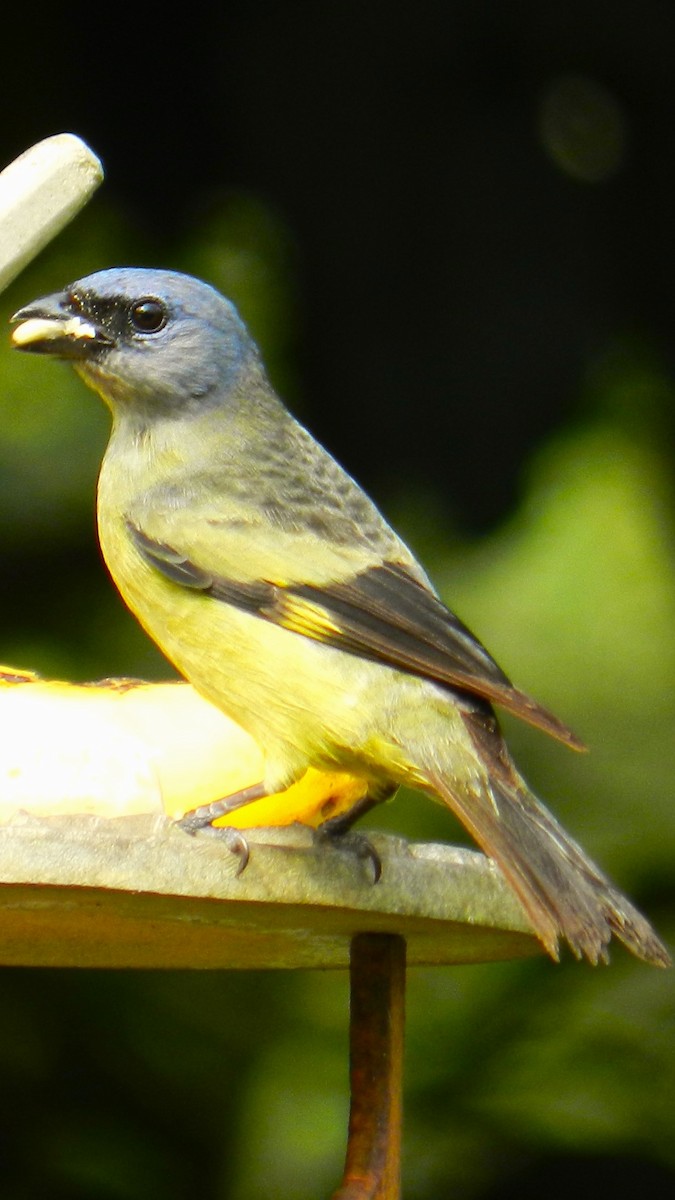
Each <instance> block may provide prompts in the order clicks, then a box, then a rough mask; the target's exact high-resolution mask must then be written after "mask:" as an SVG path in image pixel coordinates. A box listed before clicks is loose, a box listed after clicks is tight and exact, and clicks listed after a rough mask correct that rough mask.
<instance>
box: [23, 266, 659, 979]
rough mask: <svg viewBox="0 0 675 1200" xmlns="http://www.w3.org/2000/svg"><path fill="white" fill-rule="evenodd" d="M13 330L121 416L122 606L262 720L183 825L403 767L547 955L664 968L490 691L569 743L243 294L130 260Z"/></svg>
mask: <svg viewBox="0 0 675 1200" xmlns="http://www.w3.org/2000/svg"><path fill="white" fill-rule="evenodd" d="M12 321H13V322H14V326H15V328H14V331H13V344H14V346H15V347H17V348H19V349H20V350H24V351H29V352H33V353H42V354H51V355H54V356H56V357H57V358H63V359H67V360H68V361H69V362H70V363H71V364H72V365H73V366H74V368H75V370H76V371H77V373H78V374H79V375H80V376H81V377H82V379H83V380H84V382H85V383H86V384H88V385H89V387H90V388H92V389H93V390H94V391H95V392H97V393H98V394H99V395H100V396H101V397H102V399H103V400H104V402H105V403H106V404H107V406H108V407H109V409H110V411H111V414H112V429H111V434H110V440H109V443H108V446H107V449H106V451H105V454H104V457H103V462H102V465H101V470H100V475H99V480H98V498H97V516H98V533H99V541H100V546H101V550H102V554H103V558H104V560H105V563H106V564H107V567H108V570H109V572H110V574H111V576H112V579H113V581H114V583H115V584H116V586H117V588H118V590H119V592H120V593H121V595H122V597H123V599H124V601H125V602H126V604H127V605H128V607H129V608H130V609H131V611H132V612H133V613H134V614H135V616H136V617H137V619H138V620H139V621H140V624H141V625H142V626H143V628H144V629H145V630H146V632H147V633H148V634H149V635H150V637H151V638H153V639H154V640H155V642H156V643H157V644H158V645H159V647H160V648H161V650H162V651H163V652H164V654H165V655H166V656H167V658H168V659H169V660H170V661H171V662H172V663H173V664H174V665H175V667H176V668H177V669H178V671H179V672H180V673H181V674H182V675H183V676H184V677H185V678H186V679H187V680H189V682H190V683H191V684H192V685H193V687H194V688H195V689H196V690H197V691H198V692H200V693H201V694H202V695H203V696H205V697H206V698H207V699H208V700H210V701H212V702H213V703H214V704H216V705H217V706H219V707H220V708H221V709H222V710H223V711H224V712H225V713H226V714H227V715H228V716H229V717H231V718H232V719H234V720H235V721H236V722H237V723H238V724H240V725H241V726H242V727H243V728H244V729H245V730H247V732H248V733H249V734H250V735H251V736H252V737H253V738H254V740H255V741H256V742H257V744H258V746H259V747H260V748H261V749H262V751H263V754H264V762H265V769H264V775H263V777H262V778H261V779H260V780H259V781H258V782H257V783H256V784H254V785H253V786H252V787H250V788H248V789H246V790H245V792H241V793H238V794H237V795H235V796H233V797H223V798H222V800H220V801H217V802H216V803H215V804H213V805H210V806H208V807H207V808H206V809H205V810H197V811H196V813H195V814H193V821H192V825H190V822H189V818H188V821H187V824H186V828H187V829H188V830H190V831H194V829H196V828H199V827H200V826H201V825H203V826H204V827H207V826H209V825H210V822H211V821H212V820H213V819H214V818H215V817H216V816H217V815H223V814H226V813H227V812H228V811H233V810H234V809H235V808H237V807H239V806H241V805H245V804H246V803H248V802H250V801H252V800H254V799H258V798H260V797H262V796H266V795H270V794H274V793H277V792H280V791H282V790H283V789H285V788H287V787H289V786H290V785H291V784H292V783H293V782H294V781H296V780H297V779H299V778H300V777H301V776H302V775H303V773H304V772H305V771H306V770H307V769H308V768H309V767H314V768H319V769H330V770H340V771H347V772H351V773H353V774H354V775H355V776H356V777H358V778H360V779H362V780H363V781H364V783H365V785H366V797H367V803H368V804H369V805H372V804H375V803H377V802H379V801H381V800H383V799H385V798H388V797H389V796H390V795H391V794H392V793H393V792H394V791H395V790H396V789H397V788H398V787H399V786H400V785H407V786H409V787H411V788H413V789H416V790H417V791H421V792H423V793H425V794H427V795H428V796H430V797H432V798H433V799H435V800H437V801H440V802H442V803H443V804H445V805H446V806H447V807H448V808H449V809H450V810H451V812H452V813H454V814H455V816H456V817H457V818H458V819H459V820H460V822H461V823H463V825H464V826H465V827H466V829H467V830H468V831H469V833H470V834H471V835H472V837H473V838H474V840H475V841H476V843H477V844H478V846H479V847H480V848H481V849H482V850H483V851H484V852H485V853H486V854H487V855H488V856H489V857H490V858H491V859H493V860H494V862H495V863H496V864H497V865H498V867H499V868H500V869H501V871H502V873H503V875H504V876H505V878H506V880H507V881H508V883H509V884H510V886H511V887H512V889H513V890H514V892H515V893H516V895H517V896H518V898H519V900H520V902H521V904H522V906H523V908H524V910H525V912H526V914H527V916H528V918H529V920H530V922H531V924H532V926H533V929H534V931H535V932H536V934H537V936H538V938H539V939H540V941H541V943H542V945H543V947H544V948H545V950H546V951H547V952H548V954H549V955H550V956H551V957H552V958H553V959H555V960H557V959H558V958H559V955H560V943H561V941H563V942H566V943H567V945H568V946H569V947H570V948H571V950H572V952H573V954H574V955H575V956H576V957H577V958H582V957H585V958H586V959H587V960H588V961H589V962H591V963H593V964H597V963H599V962H607V961H608V946H609V943H610V941H611V939H612V936H613V935H614V936H616V938H618V939H619V940H620V941H621V942H623V943H624V944H625V946H626V947H627V948H628V949H629V950H630V951H632V952H633V953H634V954H635V955H636V956H638V957H639V958H641V959H643V960H644V961H646V962H649V963H652V964H654V965H658V966H666V965H668V964H669V962H670V959H669V955H668V952H667V950H666V948H665V946H664V945H663V944H662V942H661V941H660V940H659V938H658V936H657V934H656V933H655V932H654V930H653V929H652V927H651V926H650V924H649V922H648V921H647V920H646V919H645V918H644V917H643V916H642V915H641V914H640V913H639V912H638V911H637V909H636V908H635V907H634V906H633V905H632V903H631V902H630V901H629V900H628V899H627V898H626V897H625V896H624V895H623V894H622V893H621V892H620V891H619V889H618V888H617V887H616V886H615V885H614V884H613V883H612V882H611V881H610V880H609V879H608V878H607V877H606V876H605V875H604V874H603V872H602V871H601V870H600V869H599V868H598V867H597V866H596V865H595V864H594V863H593V862H592V861H591V859H590V858H589V857H588V856H587V855H586V854H585V852H584V851H583V850H582V849H581V847H580V846H579V845H578V844H577V843H576V842H575V841H574V840H573V839H572V838H571V837H570V836H568V834H567V833H566V832H565V831H564V830H563V828H562V826H561V825H560V824H559V823H558V821H557V820H556V819H555V818H554V817H553V815H552V814H551V813H550V812H549V811H548V809H547V808H546V807H545V806H544V805H543V803H542V802H541V801H540V800H539V799H538V798H537V797H536V796H535V795H534V793H533V792H532V791H531V789H530V787H529V786H528V784H527V783H526V781H525V779H524V778H523V776H522V775H521V773H520V772H519V770H518V768H517V766H516V765H515V762H514V761H513V759H512V757H511V754H510V752H509V750H508V748H507V745H506V742H505V740H504V737H503V735H502V732H501V729H500V726H499V722H498V719H497V716H496V713H495V707H494V706H495V705H496V706H498V707H500V708H502V709H504V710H506V711H507V712H511V713H514V714H515V715H516V716H518V717H520V718H522V719H523V720H524V721H526V722H528V723H530V724H531V725H533V726H535V727H538V728H540V729H541V730H543V731H545V732H546V733H548V734H550V735H551V736H552V737H554V738H556V739H558V740H559V741H561V742H562V743H564V744H566V745H568V746H569V747H571V748H576V749H581V748H583V746H582V744H581V743H580V742H579V739H578V738H577V737H576V736H575V735H574V734H573V733H572V732H571V731H570V730H569V729H568V728H567V726H566V725H565V724H563V722H562V721H560V720H559V719H558V718H557V717H555V716H554V715H553V714H552V713H550V712H548V711H547V709H545V708H544V707H543V706H542V705H540V704H539V703H538V702H537V701H535V700H533V699H531V698H530V697H528V696H527V695H526V694H525V693H523V692H522V691H520V690H519V689H518V688H517V687H516V686H514V684H512V682H511V680H510V679H509V678H508V676H507V675H506V674H505V673H504V672H503V671H502V669H501V668H500V667H499V666H498V665H497V663H496V662H495V660H494V659H493V658H492V657H491V655H490V654H489V653H488V651H487V650H486V649H485V648H484V646H483V645H482V644H481V642H480V641H479V640H478V638H476V637H475V636H474V635H473V633H471V632H470V630H469V629H468V628H467V626H466V625H464V623H463V622H462V621H461V620H460V619H459V618H458V617H457V616H455V615H454V613H453V612H452V611H451V610H450V609H449V608H447V607H446V605H445V604H444V603H443V601H442V600H441V599H440V598H439V596H438V594H437V593H436V591H435V590H434V588H433V586H432V583H431V582H430V580H429V578H428V576H427V574H426V573H425V571H424V570H423V568H422V566H421V565H420V564H419V563H418V561H417V560H416V558H415V557H414V555H413V554H412V552H411V551H410V550H409V549H408V547H407V546H406V545H405V544H404V542H403V541H402V540H401V539H400V538H399V537H398V535H397V534H396V533H395V532H394V530H393V529H392V528H391V527H390V525H389V524H388V523H387V521H386V520H385V518H384V517H383V516H382V514H381V513H380V512H379V510H378V509H377V508H376V506H375V505H374V503H373V502H372V501H371V500H370V499H369V498H368V497H367V496H366V494H365V493H364V491H363V490H362V489H361V488H360V486H359V485H358V484H357V483H356V482H355V480H354V479H352V477H351V476H350V475H349V474H347V472H346V471H345V470H344V469H343V468H342V467H341V466H340V465H339V464H338V463H337V462H336V461H335V459H334V458H333V457H332V456H331V455H330V454H329V452H328V451H327V450H325V449H324V448H323V447H322V446H321V445H320V444H319V443H318V442H317V441H316V440H315V439H314V438H313V436H312V435H311V434H310V432H308V430H307V429H305V428H304V427H303V426H302V425H301V424H300V423H299V422H298V421H297V420H296V419H295V417H294V416H293V415H292V414H291V412H290V411H289V410H288V409H287V408H286V406H285V405H284V404H283V403H282V401H281V400H280V398H279V397H278V396H277V394H276V393H275V391H274V390H273V388H272V386H271V384H270V382H269V380H268V377H267V375H266V372H265V369H264V366H263V362H262V359H261V355H260V353H259V350H258V348H257V346H256V344H255V343H254V341H253V339H252V337H251V335H250V334H249V332H248V330H247V327H246V326H245V324H244V322H243V320H242V319H241V317H240V316H239V314H238V312H237V309H236V308H235V306H234V304H233V303H232V302H231V301H230V300H228V299H227V298H226V297H224V296H223V295H221V294H220V293H219V292H218V291H217V290H216V289H214V288H213V287H211V286H210V285H209V284H207V283H204V282H202V281H200V280H198V279H195V278H193V277H191V276H188V275H185V274H182V273H179V272H174V271H167V270H159V269H154V268H147V267H145V268H140V267H115V268H110V269H106V270H102V271H97V272H95V273H94V274H91V275H88V276H86V277H84V278H82V279H80V280H77V281H76V282H73V283H71V284H69V285H68V286H67V287H65V288H64V289H63V290H62V291H60V292H57V293H54V294H52V295H49V296H45V297H43V298H41V299H38V300H35V301H34V302H32V303H31V304H28V305H27V306H25V307H24V308H22V309H21V310H20V311H19V312H17V313H15V315H14V317H13V318H12Z"/></svg>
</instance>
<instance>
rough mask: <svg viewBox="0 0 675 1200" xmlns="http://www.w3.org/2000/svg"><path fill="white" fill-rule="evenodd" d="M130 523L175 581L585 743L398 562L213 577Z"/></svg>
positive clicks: (570, 741)
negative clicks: (340, 574) (337, 574)
mask: <svg viewBox="0 0 675 1200" xmlns="http://www.w3.org/2000/svg"><path fill="white" fill-rule="evenodd" d="M128 528H129V532H130V534H131V536H132V537H133V539H134V541H135V543H136V546H137V548H138V549H139V551H140V552H141V553H142V554H143V556H144V557H145V558H146V560H148V561H149V562H151V563H152V565H153V566H154V567H156V568H157V569H158V570H160V571H161V572H162V573H163V574H164V575H165V576H166V577H167V578H168V579H170V580H172V582H174V583H177V584H180V585H181V586H183V587H190V588H195V589H197V590H200V591H202V592H205V593H206V594H207V595H210V596H213V597H214V598H215V599H217V600H221V601H223V602H224V603H227V604H233V605H235V606H236V607H237V608H242V609H244V610H246V611H247V612H251V613H255V614H256V615H257V616H259V617H261V618H263V619H264V620H267V621H272V622H274V623H275V624H277V625H280V626H282V627H283V628H285V629H289V630H291V631H293V632H295V633H300V634H302V635H303V636H305V637H311V638H314V639H315V640H316V641H320V642H324V643H326V644H328V645H332V646H335V647H337V648H339V649H341V650H345V651H348V652H349V653H351V654H357V655H360V656H361V657H363V658H368V659H371V660H374V661H377V662H381V663H384V664H386V665H387V666H390V667H395V668H396V669H397V670H399V671H408V672H410V673H411V674H413V675H421V676H423V677H424V678H427V679H430V680H433V681H434V682H436V683H441V684H446V685H447V686H449V687H453V688H459V689H460V690H466V691H468V692H471V693H473V694H474V695H477V696H481V697H483V698H484V699H486V700H489V701H492V702H493V703H495V704H499V705H501V706H502V707H503V708H506V709H508V710H509V711H511V712H513V713H515V714H516V716H518V717H520V718H521V719H522V720H524V721H527V722H529V723H530V724H531V725H536V726H537V727H538V728H540V729H543V730H545V732H546V733H549V734H550V735H551V736H552V737H555V738H557V739H558V740H559V741H561V742H564V743H565V744H566V745H568V746H570V747H572V748H574V749H576V750H581V749H583V748H584V747H583V743H582V742H580V741H579V739H578V738H577V737H576V736H575V734H573V733H572V732H571V730H569V729H568V728H567V726H566V725H564V724H563V723H562V721H559V720H558V718H557V717H555V716H553V714H552V713H550V712H548V711H547V710H546V709H545V708H543V707H542V706H541V705H539V704H537V702H536V701H535V700H532V699H530V697H529V696H526V695H525V694H524V693H523V692H520V691H518V689H517V688H514V687H513V685H512V684H511V682H510V681H509V679H508V677H507V676H506V675H505V674H504V672H503V671H502V670H501V668H500V667H498V666H497V664H496V662H495V661H494V659H493V658H491V657H490V655H489V654H488V652H487V650H486V649H485V648H484V647H483V646H482V645H481V644H480V642H479V641H478V640H477V638H475V637H474V635H473V634H472V633H471V632H470V631H469V630H468V629H467V627H466V626H465V625H464V624H462V622H461V621H460V620H459V619H458V618H457V617H456V616H455V615H454V614H453V613H451V612H450V611H449V609H447V608H446V607H445V605H444V604H443V603H442V602H441V601H440V600H439V599H438V597H437V596H435V595H434V593H433V592H432V591H430V589H429V588H427V587H425V585H424V584H423V583H421V582H420V581H419V580H418V579H416V578H415V576H414V575H413V574H411V573H410V571H409V570H408V569H407V568H406V567H404V566H402V565H401V564H399V563H382V564H380V565H378V566H376V567H370V568H368V569H366V570H364V571H361V572H359V573H358V574H356V575H352V576H351V577H350V578H349V579H347V580H345V581H343V582H340V583H327V584H322V585H320V586H318V585H314V584H290V585H287V586H284V585H282V584H278V583H275V582H274V581H272V580H269V581H268V580H257V581H253V582H246V581H240V580H235V579H226V578H224V577H222V576H215V575H211V574H209V573H207V572H206V571H204V570H203V569H202V568H200V567H198V566H197V565H196V564H194V563H192V562H190V560H189V559H187V558H185V557H184V556H183V555H181V554H180V553H179V552H178V551H176V550H174V549H173V548H172V547H170V546H167V545H165V544H163V543H160V542H155V541H153V540H152V539H151V538H149V537H148V536H147V535H146V534H144V533H143V532H142V531H141V530H139V529H138V528H137V527H136V526H135V525H133V524H131V523H130V522H129V523H128Z"/></svg>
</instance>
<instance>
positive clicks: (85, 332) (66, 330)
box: [11, 292, 114, 358]
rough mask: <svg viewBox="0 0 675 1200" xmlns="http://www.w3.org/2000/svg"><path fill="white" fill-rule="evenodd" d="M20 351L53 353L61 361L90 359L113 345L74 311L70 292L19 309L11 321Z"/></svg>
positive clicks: (87, 320)
mask: <svg viewBox="0 0 675 1200" xmlns="http://www.w3.org/2000/svg"><path fill="white" fill-rule="evenodd" d="M11 320H12V322H13V323H14V322H18V324H17V326H16V329H14V330H13V332H12V343H13V345H14V346H15V348H16V349H17V350H28V351H30V352H31V353H32V354H53V355H55V356H56V357H58V358H87V357H89V355H90V354H91V353H92V351H95V350H96V349H101V348H103V347H105V346H112V345H114V341H113V339H112V338H111V337H109V336H108V334H107V333H105V331H104V330H103V329H101V327H100V326H99V325H96V324H94V322H92V321H90V320H89V319H88V318H87V317H85V316H81V315H79V314H78V313H75V312H73V304H72V299H71V298H70V297H69V296H68V293H67V292H55V293H54V295H52V296H43V298H42V299H41V300H34V301H33V303H32V304H28V305H26V307H25V308H20V309H19V311H18V312H16V313H14V316H13V317H12V318H11Z"/></svg>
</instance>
